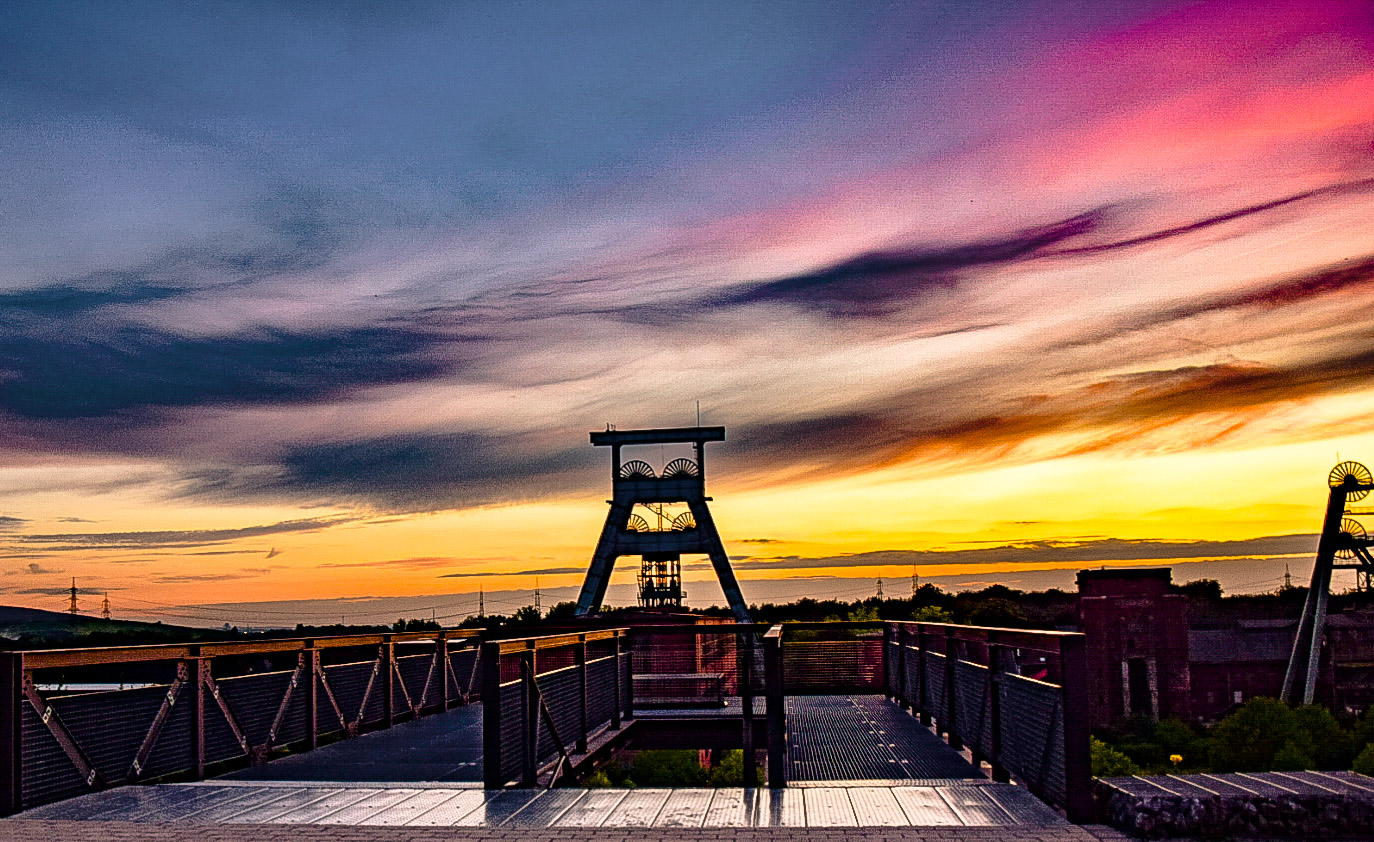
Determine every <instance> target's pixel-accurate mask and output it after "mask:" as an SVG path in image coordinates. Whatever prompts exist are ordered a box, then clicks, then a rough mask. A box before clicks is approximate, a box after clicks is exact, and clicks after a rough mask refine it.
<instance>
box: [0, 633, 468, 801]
mask: <svg viewBox="0 0 1374 842" xmlns="http://www.w3.org/2000/svg"><path fill="white" fill-rule="evenodd" d="M477 642H478V639H477V633H476V632H470V631H442V632H412V633H398V634H372V635H348V636H336V637H318V638H310V639H294V640H268V641H254V642H245V643H213V644H211V643H207V644H199V645H177V646H166V645H160V646H122V647H107V648H99V649H55V650H43V651H31V652H4V653H0V723H2V724H3V728H2V731H0V815H9V814H13V813H16V812H19V811H20V810H23V809H26V808H29V807H35V806H37V805H39V804H45V803H48V802H51V801H57V800H60V799H63V798H70V797H72V796H75V795H81V794H84V793H87V792H92V791H95V790H100V789H105V788H108V787H111V786H119V785H122V784H128V783H139V782H146V781H149V780H154V779H164V778H171V779H176V778H181V779H185V778H192V779H202V778H204V777H206V775H207V768H208V769H210V770H211V772H214V771H218V770H224V769H227V768H231V767H234V766H239V765H250V764H256V763H262V762H265V761H266V760H267V759H269V757H270V756H271V755H272V754H274V753H276V752H279V751H280V750H281V749H284V748H286V747H288V746H290V747H291V748H293V749H298V750H308V749H313V748H315V747H317V746H318V745H319V743H320V741H321V739H325V740H328V739H334V738H344V737H352V736H355V735H357V734H359V733H362V732H364V731H370V730H374V729H377V728H388V727H390V726H391V725H392V724H393V723H395V722H398V721H402V720H406V719H411V718H414V717H419V716H425V715H428V714H432V713H439V712H442V711H445V710H448V709H449V708H450V707H452V706H454V705H457V704H465V703H467V702H468V701H469V700H471V699H472V698H474V696H475V695H476V694H475V690H476V687H475V686H474V685H475V681H474V679H475V678H476V676H477V670H478V666H479V664H478V661H479V658H480V657H481V656H480V650H479V649H478V648H477ZM115 679H118V681H117V682H116V680H115ZM126 684H129V685H130V686H125V685H126ZM102 685H108V686H109V688H110V689H105V688H104V687H103V686H102ZM121 687H123V688H124V689H120V688H121Z"/></svg>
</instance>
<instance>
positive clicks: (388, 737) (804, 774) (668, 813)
mask: <svg viewBox="0 0 1374 842" xmlns="http://www.w3.org/2000/svg"><path fill="white" fill-rule="evenodd" d="M787 705H788V722H789V748H788V754H789V766H790V772H791V775H792V778H791V781H790V784H789V786H788V787H787V788H785V789H778V790H769V789H742V788H719V789H692V788H686V789H658V788H639V789H575V788H557V789H552V790H531V789H503V790H490V791H488V790H483V789H480V788H479V786H480V784H479V783H478V782H479V781H481V779H482V765H481V760H482V758H481V733H482V709H481V706H480V705H471V706H468V707H463V708H456V709H454V710H453V711H450V712H449V713H446V714H441V715H437V716H432V717H426V718H424V719H420V720H416V721H414V722H408V723H405V724H402V725H398V726H396V727H394V728H391V729H388V730H385V731H379V732H376V733H374V734H369V735H367V736H365V737H362V738H360V739H355V740H346V741H343V742H340V743H336V744H334V745H331V746H326V747H324V748H321V749H318V750H316V751H313V752H309V753H306V754H301V755H296V756H293V757H287V758H283V759H281V760H277V761H274V762H272V763H269V764H265V765H262V766H256V767H252V768H249V769H244V770H242V771H239V772H236V773H233V774H230V775H226V776H223V777H221V778H218V779H215V780H213V781H207V782H201V783H193V784H163V785H157V786H128V787H121V788H118V789H112V790H109V791H106V792H100V793H95V794H92V795H87V796H84V797H81V798H75V799H71V800H68V801H61V802H58V803H54V804H49V805H46V806H42V807H37V808H35V809H32V810H28V811H26V812H24V813H22V814H21V815H20V816H19V817H18V818H20V819H23V820H28V821H32V820H40V821H44V820H46V821H55V822H93V823H105V822H116V823H123V824H130V823H132V824H137V825H148V826H152V825H158V824H172V825H175V826H190V825H195V826H206V825H224V826H229V825H234V826H246V825H256V826H267V825H272V826H275V825H291V826H305V825H348V826H354V825H356V826H386V827H401V826H407V827H451V828H461V827H468V828H508V829H558V828H592V827H597V828H820V827H888V828H911V827H927V828H937V827H946V828H962V827H1005V828H1050V827H1057V826H1062V825H1064V820H1063V819H1062V818H1061V817H1060V816H1059V815H1058V814H1057V813H1056V812H1055V811H1053V810H1051V809H1050V808H1049V807H1047V806H1046V805H1045V804H1043V803H1042V802H1040V801H1039V800H1038V799H1036V798H1035V797H1033V796H1032V795H1031V794H1030V793H1029V792H1027V791H1026V790H1025V789H1023V788H1021V787H1017V786H1012V785H1010V784H998V783H992V782H991V781H988V780H987V779H986V778H983V777H982V776H981V775H979V773H978V772H977V770H975V769H974V768H973V767H972V766H971V765H970V764H969V763H968V762H967V761H966V760H965V759H964V758H963V756H962V755H960V754H958V753H957V752H955V751H953V750H951V749H950V748H949V747H948V746H947V745H945V744H944V742H943V741H941V740H940V739H939V738H938V737H936V736H935V735H934V734H932V733H931V732H930V731H929V730H927V729H926V728H924V727H922V726H921V725H920V723H919V722H918V721H917V720H916V719H915V718H914V717H912V716H911V715H910V714H909V713H906V712H904V711H902V710H900V709H899V708H897V707H896V706H895V705H893V704H892V703H891V702H889V701H887V700H886V699H884V698H882V697H880V696H810V697H807V696H797V697H791V698H789V699H788V701H787ZM665 715H666V714H665ZM726 715H728V714H726ZM736 715H738V713H737V712H736Z"/></svg>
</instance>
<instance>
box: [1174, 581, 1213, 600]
mask: <svg viewBox="0 0 1374 842" xmlns="http://www.w3.org/2000/svg"><path fill="white" fill-rule="evenodd" d="M1175 590H1176V591H1177V592H1178V593H1181V594H1183V595H1184V596H1186V597H1189V598H1191V599H1195V600H1198V601H1199V602H1221V583H1220V582H1218V581H1217V580H1216V579H1194V580H1193V581H1191V582H1187V583H1185V584H1182V585H1177V586H1175Z"/></svg>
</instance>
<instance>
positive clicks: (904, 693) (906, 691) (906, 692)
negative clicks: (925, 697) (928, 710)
mask: <svg viewBox="0 0 1374 842" xmlns="http://www.w3.org/2000/svg"><path fill="white" fill-rule="evenodd" d="M895 631H896V632H897V692H896V695H897V704H898V705H899V706H900V707H901V708H902V710H911V688H909V687H907V686H906V685H907V681H906V643H907V640H906V626H897V627H896V628H895Z"/></svg>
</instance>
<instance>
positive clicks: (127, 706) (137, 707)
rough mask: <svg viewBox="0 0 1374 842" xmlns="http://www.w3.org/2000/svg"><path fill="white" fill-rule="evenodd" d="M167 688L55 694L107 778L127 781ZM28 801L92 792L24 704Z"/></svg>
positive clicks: (52, 702) (53, 701)
mask: <svg viewBox="0 0 1374 842" xmlns="http://www.w3.org/2000/svg"><path fill="white" fill-rule="evenodd" d="M166 695H167V687H144V688H139V689H136V690H121V691H112V692H105V693H83V694H80V695H75V696H56V697H49V698H48V699H46V700H45V701H46V702H47V704H48V705H49V706H51V707H52V709H53V711H55V712H56V716H57V717H58V719H59V720H60V721H61V723H62V725H63V726H64V727H65V728H66V729H67V731H68V732H69V733H70V734H71V737H72V739H73V740H75V741H76V744H77V745H79V746H81V747H82V750H83V751H84V753H85V755H86V757H87V758H88V759H89V760H90V762H91V764H92V765H93V766H94V767H95V770H96V771H97V772H98V773H99V774H100V777H101V779H102V780H104V781H107V782H122V781H123V780H124V778H125V777H126V776H127V775H128V774H129V771H130V768H131V767H132V765H133V761H134V757H135V756H136V755H137V753H138V749H139V747H140V746H141V745H142V743H143V739H144V737H145V736H146V734H147V732H148V728H149V726H150V725H151V724H152V722H153V719H154V717H156V716H157V712H158V710H159V709H160V708H161V707H162V700H163V699H164V698H166ZM23 729H24V745H25V752H24V758H23V763H24V766H23V771H24V801H25V803H26V804H34V805H36V804H40V803H47V802H49V801H57V800H60V799H62V798H69V797H71V796H73V795H81V794H83V793H86V792H89V791H90V788H89V787H88V785H87V782H86V780H85V778H83V777H82V775H81V774H80V773H79V772H78V771H77V769H76V767H75V766H74V765H73V764H72V761H71V759H70V758H69V757H68V756H67V753H66V751H64V750H63V748H62V746H61V744H60V743H58V741H57V738H56V737H55V736H54V735H53V734H52V732H51V731H50V730H49V728H48V726H47V725H45V724H44V723H43V721H42V718H41V717H40V716H39V715H38V713H37V712H36V711H34V710H33V708H32V707H31V706H28V705H25V707H24V709H23Z"/></svg>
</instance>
